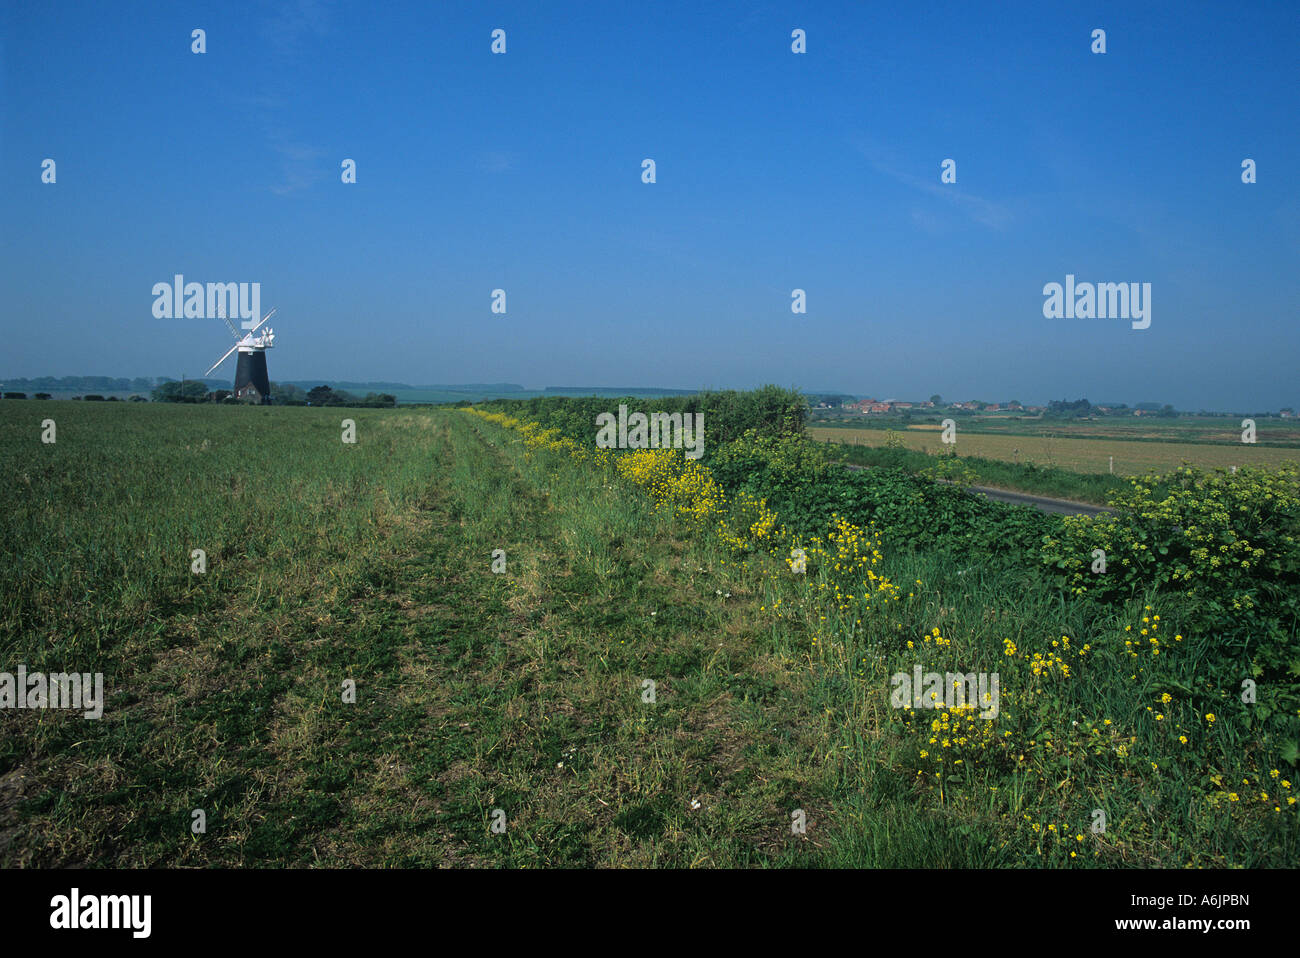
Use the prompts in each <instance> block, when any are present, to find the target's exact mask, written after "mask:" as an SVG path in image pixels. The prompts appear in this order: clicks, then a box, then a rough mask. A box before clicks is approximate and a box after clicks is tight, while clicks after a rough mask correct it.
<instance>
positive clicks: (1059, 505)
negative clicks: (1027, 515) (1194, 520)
mask: <svg viewBox="0 0 1300 958" xmlns="http://www.w3.org/2000/svg"><path fill="white" fill-rule="evenodd" d="M843 465H844V468H845V469H867V468H869V467H868V466H854V465H850V464H849V463H844V464H843ZM941 481H942V480H941ZM970 491H971V492H972V493H974V494H975V495H980V496H985V497H987V498H989V499H993V500H995V501H997V502H1005V503H1007V504H1008V505H1013V506H1032V507H1033V508H1035V509H1039V510H1041V511H1043V512H1056V513H1060V514H1061V515H1066V516H1099V515H1101V514H1102V513H1105V512H1114V511H1115V510H1114V509H1112V508H1110V507H1109V506H1093V505H1089V504H1088V503H1086V502H1071V501H1070V500H1069V499H1050V498H1048V497H1047V496H1031V495H1029V494H1028V493H1026V492H1011V491H1010V490H1007V489H994V488H993V487H992V486H971V487H970Z"/></svg>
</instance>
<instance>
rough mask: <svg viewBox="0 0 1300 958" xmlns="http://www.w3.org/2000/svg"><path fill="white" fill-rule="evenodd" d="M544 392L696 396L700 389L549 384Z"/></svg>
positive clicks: (571, 394)
mask: <svg viewBox="0 0 1300 958" xmlns="http://www.w3.org/2000/svg"><path fill="white" fill-rule="evenodd" d="M542 392H544V393H547V394H551V395H561V396H600V397H605V396H694V395H695V394H696V393H698V392H699V390H698V389H660V388H658V387H654V386H652V387H648V388H645V389H638V388H633V387H628V386H547V387H546V388H545V389H543V390H542Z"/></svg>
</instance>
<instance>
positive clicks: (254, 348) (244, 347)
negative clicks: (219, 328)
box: [203, 309, 275, 404]
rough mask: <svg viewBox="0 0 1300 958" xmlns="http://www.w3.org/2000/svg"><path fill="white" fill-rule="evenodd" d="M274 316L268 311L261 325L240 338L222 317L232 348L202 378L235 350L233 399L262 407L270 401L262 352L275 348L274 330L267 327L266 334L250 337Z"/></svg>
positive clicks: (272, 312) (264, 357) (233, 327)
mask: <svg viewBox="0 0 1300 958" xmlns="http://www.w3.org/2000/svg"><path fill="white" fill-rule="evenodd" d="M274 315H275V310H274V309H273V310H271V311H270V312H269V313H267V314H266V315H265V316H263V317H262V321H261V322H259V323H258V324H257V325H256V326H254V327H253V328H252V329H250V330H249V331H248V332H247V333H245V334H244V335H243V336H241V335H239V331H238V330H237V329H235V324H234V323H232V322H231V321H230V320H229V319H226V317H225V316H222V317H221V319H222V320H223V321H224V322H225V324H226V326H227V327H229V329H230V335H232V336H234V337H235V345H233V346H231V347H230V350H229V351H228V352H227V353H226V355H224V356H222V357H221V358H220V359H218V360H217V361H216V362H215V363H213V364H212V369H209V370H208V371H207V372H206V373H204V374H203V375H205V376H207V375H209V374H210V373H211V372H212V370H213V369H216V368H217V367H218V366H220V365H221V364H222V363H224V362H225V361H226V360H227V359H229V358H230V354H231V353H233V352H234V351H235V350H236V349H237V350H239V360H238V361H237V362H236V364H235V398H236V399H243V398H245V397H251V398H252V399H254V400H256V401H257V402H259V403H262V404H268V403H270V401H271V382H270V380H269V379H267V376H266V351H267V350H268V349H270V348H272V347H273V346H274V345H275V330H273V329H271V328H270V327H267V330H266V332H264V333H262V334H261V335H260V336H254V335H253V334H254V333H256V332H257V331H258V330H259V329H261V328H262V323H265V322H266V321H267V320H268V319H270V318H271V317H272V316H274Z"/></svg>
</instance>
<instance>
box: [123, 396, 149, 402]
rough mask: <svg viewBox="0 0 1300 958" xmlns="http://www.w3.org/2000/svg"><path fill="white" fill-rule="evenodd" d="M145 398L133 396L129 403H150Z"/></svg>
mask: <svg viewBox="0 0 1300 958" xmlns="http://www.w3.org/2000/svg"><path fill="white" fill-rule="evenodd" d="M148 401H149V400H147V399H145V398H144V397H143V396H132V397H131V398H130V399H128V400H127V402H148Z"/></svg>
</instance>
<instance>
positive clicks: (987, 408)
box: [984, 403, 1002, 412]
mask: <svg viewBox="0 0 1300 958" xmlns="http://www.w3.org/2000/svg"><path fill="white" fill-rule="evenodd" d="M1001 408H1002V407H1001V406H999V405H998V404H997V403H989V404H988V405H987V406H985V407H984V411H985V412H998V411H999V410H1001Z"/></svg>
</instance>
